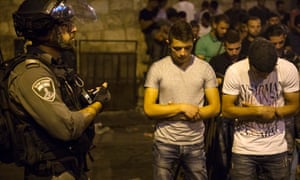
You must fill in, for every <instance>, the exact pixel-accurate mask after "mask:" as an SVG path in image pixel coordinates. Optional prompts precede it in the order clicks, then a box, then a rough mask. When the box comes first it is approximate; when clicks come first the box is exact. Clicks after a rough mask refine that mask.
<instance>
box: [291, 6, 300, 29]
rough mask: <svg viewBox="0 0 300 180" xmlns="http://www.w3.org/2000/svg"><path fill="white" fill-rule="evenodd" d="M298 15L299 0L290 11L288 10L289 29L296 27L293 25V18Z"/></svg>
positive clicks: (299, 13) (299, 8)
mask: <svg viewBox="0 0 300 180" xmlns="http://www.w3.org/2000/svg"><path fill="white" fill-rule="evenodd" d="M298 15H300V0H297V1H296V7H294V8H293V9H292V10H291V11H290V23H289V25H290V26H289V28H290V29H291V30H293V29H294V28H296V26H295V20H296V16H298Z"/></svg>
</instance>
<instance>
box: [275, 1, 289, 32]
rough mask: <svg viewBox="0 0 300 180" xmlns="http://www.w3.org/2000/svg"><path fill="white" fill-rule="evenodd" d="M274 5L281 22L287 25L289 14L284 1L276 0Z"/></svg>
mask: <svg viewBox="0 0 300 180" xmlns="http://www.w3.org/2000/svg"><path fill="white" fill-rule="evenodd" d="M275 7H276V10H275V13H276V14H278V16H279V18H280V21H281V23H282V24H284V25H285V26H287V27H289V23H290V14H289V13H288V12H287V11H286V10H285V4H284V1H282V0H277V1H276V3H275Z"/></svg>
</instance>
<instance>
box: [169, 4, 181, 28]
mask: <svg viewBox="0 0 300 180" xmlns="http://www.w3.org/2000/svg"><path fill="white" fill-rule="evenodd" d="M167 18H168V21H169V22H170V24H171V25H172V24H174V23H176V22H177V21H178V19H179V18H178V12H177V11H176V9H174V8H173V7H169V8H168V9H167Z"/></svg>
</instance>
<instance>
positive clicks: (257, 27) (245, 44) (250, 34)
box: [241, 16, 262, 56]
mask: <svg viewBox="0 0 300 180" xmlns="http://www.w3.org/2000/svg"><path fill="white" fill-rule="evenodd" d="M261 28H262V26H261V20H260V18H259V17H257V16H250V17H249V18H248V20H247V30H248V31H247V36H246V37H245V38H244V39H243V41H242V49H241V54H242V55H243V56H247V55H248V49H249V46H250V44H251V43H252V41H253V40H254V39H255V38H256V37H258V36H260V35H261Z"/></svg>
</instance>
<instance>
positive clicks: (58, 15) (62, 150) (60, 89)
mask: <svg viewBox="0 0 300 180" xmlns="http://www.w3.org/2000/svg"><path fill="white" fill-rule="evenodd" d="M74 18H79V19H80V20H81V22H88V21H95V20H96V19H97V17H96V13H95V10H94V8H93V7H92V6H90V5H89V4H88V3H87V2H86V1H85V0H81V1H75V2H74V1H68V0H66V1H63V0H44V1H36V0H25V1H23V2H22V4H21V5H20V6H19V8H18V9H17V11H15V12H14V13H13V21H14V27H15V31H16V34H17V36H18V37H23V38H25V39H26V40H27V41H30V42H31V45H28V46H27V47H26V54H24V60H23V61H22V62H20V63H19V64H17V65H16V66H15V68H14V69H13V70H12V71H11V72H10V74H9V78H8V93H9V97H10V100H11V101H10V108H11V110H12V113H13V114H14V116H13V117H14V118H16V119H17V120H16V121H14V122H20V121H21V122H20V123H22V124H18V125H16V136H17V135H19V139H18V142H20V144H18V145H19V146H22V148H20V149H21V150H24V151H25V155H24V157H22V158H24V159H22V163H24V179H52V180H56V179H68V180H79V179H80V180H88V179H89V178H88V176H87V170H88V167H87V160H86V157H87V155H88V152H89V150H90V148H91V147H92V143H93V137H94V133H95V132H94V120H95V118H96V116H97V114H98V113H99V112H101V110H103V107H104V106H105V105H106V104H107V103H108V102H109V101H110V93H109V91H108V89H107V86H108V84H107V83H106V82H105V83H103V84H99V87H97V88H95V89H94V90H93V92H91V93H88V91H87V90H85V87H84V82H83V80H82V79H81V78H80V77H79V75H78V74H77V73H76V72H75V71H74V69H72V68H70V66H69V65H68V64H67V65H66V64H65V63H66V62H65V57H66V56H63V53H64V51H65V50H70V49H74V46H73V45H74V39H75V34H76V32H77V28H76V25H75V24H74ZM19 58H20V57H19ZM13 109H14V110H15V109H17V111H14V110H13ZM17 137H18V136H17ZM22 142H24V143H22ZM18 150H19V149H18Z"/></svg>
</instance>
